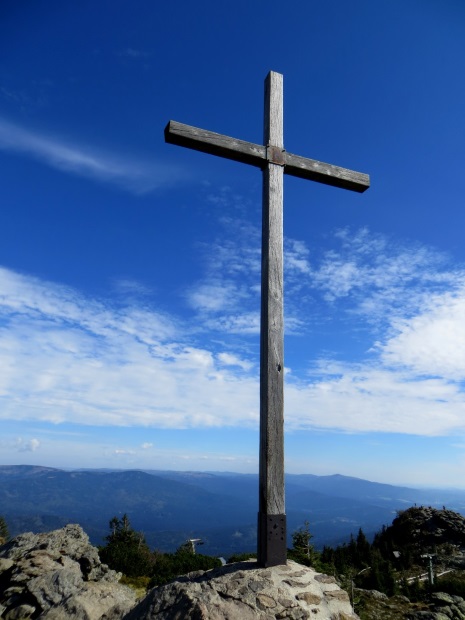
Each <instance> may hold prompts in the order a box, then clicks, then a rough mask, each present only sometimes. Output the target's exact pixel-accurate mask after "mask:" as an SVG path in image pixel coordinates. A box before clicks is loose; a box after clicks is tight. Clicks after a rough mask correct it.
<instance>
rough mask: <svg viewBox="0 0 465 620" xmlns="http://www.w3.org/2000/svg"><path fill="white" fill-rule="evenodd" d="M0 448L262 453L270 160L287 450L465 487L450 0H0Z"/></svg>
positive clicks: (11, 456) (463, 56)
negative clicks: (213, 135)
mask: <svg viewBox="0 0 465 620" xmlns="http://www.w3.org/2000/svg"><path fill="white" fill-rule="evenodd" d="M0 59H1V60H0V176H1V188H2V189H1V226H0V329H1V334H0V368H1V373H0V420H1V429H2V430H1V435H0V462H1V463H2V464H19V463H34V464H40V465H50V466H57V467H118V468H153V469H181V470H187V469H194V470H229V471H238V472H256V471H257V470H258V397H259V383H258V375H259V366H258V364H259V301H260V300H259V282H260V211H261V174H260V171H259V170H258V169H255V168H251V167H249V166H246V165H243V164H239V163H236V162H231V161H227V160H222V159H220V158H215V157H212V156H210V155H205V154H202V153H197V152H194V151H189V150H188V149H183V148H180V147H177V146H172V145H167V144H165V143H164V139H163V129H164V127H165V125H166V123H167V122H168V120H170V119H173V120H177V121H180V122H183V123H187V124H190V125H194V126H197V127H203V128H205V129H209V130H211V131H216V132H219V133H223V134H227V135H231V136H234V137H237V138H240V139H243V140H247V141H251V142H258V143H261V141H262V123H263V119H262V116H263V81H264V79H265V76H266V74H267V73H268V71H269V70H274V71H277V72H280V73H282V74H283V75H284V144H285V147H286V149H287V150H289V151H291V152H292V153H296V154H299V155H303V156H306V157H310V158H313V159H318V160H320V161H324V162H328V163H332V164H335V165H339V166H343V167H347V168H351V169H353V170H357V171H360V172H366V173H368V174H370V176H371V182H372V186H371V188H370V189H369V190H368V191H367V192H366V193H364V194H361V195H360V194H356V193H352V192H348V191H344V190H340V189H336V188H332V187H327V186H321V185H319V184H317V183H312V182H309V181H304V180H301V179H295V178H291V177H285V199H284V200H285V204H284V229H285V316H286V337H285V368H286V387H285V419H286V467H287V470H288V471H289V472H293V473H314V474H333V473H341V474H346V475H353V476H359V477H363V478H368V479H371V480H376V481H381V482H391V483H404V484H412V485H413V484H415V485H434V486H456V487H465V481H464V477H463V471H464V465H465V388H464V379H465V245H464V234H465V233H464V223H465V213H464V196H465V175H464V172H463V170H464V161H465V114H464V110H465V83H464V80H463V79H462V76H463V75H464V72H465V66H464V65H465V5H464V4H463V2H462V1H461V0H456V1H454V0H444V1H443V2H438V1H432V0H389V2H388V1H382V0H380V1H379V2H372V1H371V0H352V1H351V2H347V0H328V1H327V2H324V3H321V2H314V1H313V0H300V1H298V0H289V2H288V3H287V4H286V5H285V6H284V5H283V3H281V2H275V1H274V0H268V1H266V2H265V1H264V0H254V1H253V2H251V1H250V0H235V1H234V2H230V1H229V0H224V1H223V2H217V1H216V2H213V1H210V0H205V1H202V2H199V3H192V2H190V1H186V0H180V1H176V0H173V2H172V3H155V2H150V1H149V0H131V2H129V1H127V0H112V1H111V2H110V1H108V0H100V1H99V2H94V1H92V2H91V1H90V0H82V1H81V2H80V3H79V5H76V3H74V2H71V1H68V0H48V1H47V2H34V1H32V0H3V2H2V3H1V6H0Z"/></svg>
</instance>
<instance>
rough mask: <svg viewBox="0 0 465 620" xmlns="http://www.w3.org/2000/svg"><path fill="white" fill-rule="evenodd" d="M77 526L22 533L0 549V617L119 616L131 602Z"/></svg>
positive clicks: (82, 619)
mask: <svg viewBox="0 0 465 620" xmlns="http://www.w3.org/2000/svg"><path fill="white" fill-rule="evenodd" d="M120 577H121V575H119V574H118V573H116V572H115V571H113V570H110V569H109V568H108V566H106V565H105V564H102V563H101V562H100V559H99V556H98V552H97V549H96V548H95V547H93V546H92V545H91V544H90V543H89V538H88V536H87V534H85V533H84V531H83V530H82V528H81V527H80V526H79V525H67V526H66V527H64V528H62V529H60V530H55V531H54V532H48V533H46V534H32V533H27V534H22V535H20V536H17V537H16V538H14V539H13V540H11V541H10V542H8V543H7V544H5V545H3V546H2V547H0V618H4V619H5V620H19V619H22V620H25V619H27V618H38V617H39V618H47V620H61V619H62V618H63V619H64V618H75V619H76V620H99V619H100V618H102V617H103V616H106V617H107V618H108V619H112V620H113V619H116V618H121V617H122V616H123V615H124V614H125V613H126V612H127V611H128V610H129V609H130V608H131V607H133V606H134V605H135V603H136V596H135V594H134V592H133V591H132V590H131V589H130V588H128V587H126V586H123V585H120V584H119V583H118V581H119V579H120Z"/></svg>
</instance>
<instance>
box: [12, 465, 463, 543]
mask: <svg viewBox="0 0 465 620" xmlns="http://www.w3.org/2000/svg"><path fill="white" fill-rule="evenodd" d="M257 502H258V477H257V475H254V474H235V473H231V472H228V473H221V472H175V471H158V470H145V471H141V470H117V471H115V470H90V469H80V470H72V471H67V470H62V469H57V468H51V467H41V466H32V465H17V466H0V514H1V515H3V516H4V517H5V519H6V520H7V523H8V526H9V529H10V532H11V533H12V534H13V535H16V534H18V533H21V532H24V531H26V530H32V531H37V532H38V531H49V530H51V529H54V528H56V527H62V526H63V525H65V524H67V523H79V524H80V525H81V526H82V527H83V528H84V529H85V531H86V532H88V534H89V536H90V538H91V540H92V542H93V543H94V544H101V543H102V541H103V538H104V537H105V536H106V535H107V534H108V523H109V520H110V519H111V518H112V517H113V516H122V514H124V513H127V514H128V515H129V517H130V520H131V523H132V525H133V527H134V528H135V529H136V530H140V531H143V532H144V534H145V536H146V538H147V541H148V543H149V545H150V546H151V547H154V548H158V549H161V550H165V551H169V550H174V549H176V548H177V547H178V546H179V545H180V544H182V543H183V542H184V541H185V540H186V539H187V538H202V539H203V540H204V541H205V546H204V547H203V552H205V553H207V554H211V555H228V554H231V553H236V552H243V551H251V550H254V549H255V546H256V519H257ZM415 503H417V504H428V505H431V506H441V507H442V506H443V505H445V504H446V505H447V506H448V508H451V509H453V510H456V511H457V512H462V513H465V491H456V492H454V491H449V490H447V491H446V490H444V491H438V490H418V489H411V488H407V487H397V486H393V485H387V484H379V483H376V482H370V481H367V480H362V479H359V478H351V477H347V476H342V475H334V476H315V475H312V474H301V475H294V474H288V475H287V476H286V513H287V521H288V534H289V536H290V535H291V534H292V532H293V531H295V530H296V529H297V528H299V527H301V526H302V525H303V524H304V522H305V521H309V522H310V529H311V532H312V534H313V535H314V543H315V545H316V546H317V547H322V546H323V544H331V545H333V544H337V543H339V542H343V541H345V540H347V539H348V538H349V536H350V534H351V533H354V534H356V533H357V531H358V529H359V528H360V527H362V528H363V530H364V531H365V532H366V533H367V535H370V533H374V532H375V531H377V530H378V529H379V528H380V527H381V526H382V525H384V524H389V523H391V522H392V520H393V518H394V516H395V514H396V511H397V510H399V509H405V508H407V507H408V506H413V505H414V504H415Z"/></svg>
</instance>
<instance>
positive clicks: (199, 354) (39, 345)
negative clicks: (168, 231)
mask: <svg viewBox="0 0 465 620" xmlns="http://www.w3.org/2000/svg"><path fill="white" fill-rule="evenodd" d="M340 239H342V246H343V247H342V249H341V248H339V249H337V250H336V249H333V250H332V251H331V252H326V253H324V254H323V255H322V256H321V257H320V259H319V260H316V259H315V258H313V259H312V258H311V257H310V256H309V255H308V253H307V252H306V249H305V246H304V245H303V244H300V245H299V243H293V244H291V249H292V251H294V252H295V253H296V255H297V256H298V257H303V260H304V261H305V262H304V263H302V264H300V263H297V265H294V266H295V267H296V269H298V272H299V274H300V276H301V278H300V279H301V282H300V287H301V288H300V289H299V290H298V291H297V289H292V287H290V288H291V291H290V293H288V295H289V296H290V300H289V301H288V302H287V303H288V304H294V307H295V316H294V317H293V316H291V317H290V318H289V319H288V321H287V323H286V325H287V326H289V325H290V326H291V327H292V326H293V328H294V332H297V333H298V332H299V331H301V332H303V331H304V328H306V329H308V323H309V321H308V320H307V323H305V312H306V311H307V309H308V305H306V304H309V303H313V308H312V315H311V316H312V320H313V321H318V320H326V321H328V322H329V323H330V322H331V320H332V316H336V315H337V316H342V317H344V316H347V313H350V316H351V321H352V322H351V323H350V324H349V323H347V328H346V331H349V328H350V329H355V330H357V329H360V325H363V326H364V329H365V332H364V336H365V339H366V341H367V344H368V346H367V347H366V349H365V351H367V350H368V349H370V351H368V352H366V353H362V354H358V358H354V359H353V361H352V362H350V363H349V362H345V363H336V362H335V361H334V359H331V357H330V356H329V355H328V354H326V355H323V354H321V349H319V350H316V349H312V350H311V351H310V353H309V354H308V356H307V357H308V360H309V362H308V363H309V364H313V366H312V367H310V368H308V369H307V371H308V372H307V374H306V375H305V374H304V370H305V369H303V368H302V367H294V366H293V364H289V365H292V366H293V367H292V371H291V369H287V370H288V372H287V373H286V395H285V402H286V413H285V418H286V425H287V428H288V429H289V430H292V429H299V428H329V429H339V430H343V431H346V432H363V431H380V432H383V431H384V432H399V433H413V434H424V435H437V434H447V433H449V432H454V431H456V430H457V429H460V430H464V429H465V416H464V413H465V394H464V392H463V389H462V384H463V381H464V380H465V357H464V353H463V351H464V350H465V346H464V345H465V336H463V325H464V319H465V287H464V285H463V282H464V281H465V276H464V272H463V271H461V270H460V269H459V268H453V269H452V268H449V269H448V268H447V263H446V262H445V260H444V258H443V257H441V256H439V255H438V254H435V253H434V252H431V251H429V250H428V251H427V250H424V249H422V248H419V247H417V248H414V249H412V248H408V247H400V246H399V245H396V246H394V247H392V246H390V245H389V244H388V242H387V241H386V240H384V239H382V238H380V237H376V236H375V237H374V239H372V238H370V236H369V235H368V233H367V232H366V231H365V232H363V231H362V233H357V234H355V235H353V237H350V238H349V235H348V234H347V233H344V232H343V233H340ZM353 239H354V240H355V241H354V247H351V245H350V243H351V240H353ZM228 252H229V253H231V252H232V246H229V247H228V248H227V249H226V252H225V255H224V256H226V254H227V253H228ZM380 257H382V259H381V258H380ZM299 260H300V259H299ZM224 261H225V263H226V262H227V259H226V258H224ZM435 261H436V262H435ZM236 262H238V260H236V259H233V260H232V262H231V265H232V266H234V265H235V263H236ZM219 264H220V265H223V258H222V259H221V260H220V261H219ZM307 265H311V268H310V272H308V269H307ZM336 265H353V269H351V268H348V269H346V270H343V275H342V276H340V282H341V284H340V286H341V288H340V289H338V288H337V287H335V285H334V282H331V281H330V279H331V278H332V277H333V276H332V274H334V273H335V266H336ZM323 267H324V268H323ZM234 268H235V267H234ZM225 270H227V268H225ZM207 271H208V274H209V275H208V278H206V280H205V282H204V283H203V284H202V286H203V288H202V286H199V287H198V290H200V291H202V290H203V292H204V298H203V299H202V303H200V302H199V303H198V306H197V308H196V310H197V314H195V315H194V316H193V317H192V318H191V319H190V320H188V321H187V320H184V321H183V322H181V321H180V320H179V319H178V318H176V317H170V316H167V315H165V314H161V313H158V312H157V311H156V310H155V309H154V308H152V307H150V306H148V305H145V302H144V303H140V302H139V304H137V303H136V302H135V301H134V303H133V304H132V305H131V306H129V307H121V306H115V305H114V302H112V303H110V302H108V301H105V300H96V299H90V298H87V297H85V296H83V295H81V294H79V293H77V292H76V291H74V290H73V289H71V288H69V287H64V286H59V285H56V284H53V283H48V282H43V281H41V280H38V279H36V278H30V277H27V276H24V275H20V274H17V273H14V272H12V271H10V270H7V269H0V291H1V294H0V365H1V368H2V373H1V374H0V399H1V401H2V406H1V407H0V418H2V419H11V420H20V421H21V420H23V421H32V420H37V421H49V422H55V423H59V422H74V423H76V422H77V423H81V424H88V425H100V426H109V425H115V426H147V427H149V426H151V427H159V428H191V427H208V426H210V427H220V426H243V427H244V426H245V427H251V428H256V427H257V423H258V407H259V403H258V400H259V382H258V373H257V368H258V359H257V351H258V340H257V335H258V333H259V326H260V318H259V310H258V303H257V301H258V299H257V296H256V293H255V292H254V293H253V294H252V293H250V295H248V294H247V291H248V290H249V288H248V285H249V282H247V280H245V281H244V280H243V279H242V278H241V279H240V282H239V283H238V284H237V283H236V281H235V280H234V279H233V278H229V276H228V278H229V279H226V278H225V279H224V280H221V279H219V280H218V281H217V284H218V288H216V289H215V288H214V287H213V288H210V289H209V288H208V286H207V283H208V282H210V284H212V283H214V282H215V280H214V277H216V276H217V274H215V272H214V270H213V268H212V266H211V264H210V263H207ZM364 275H366V276H367V277H366V278H365V279H363V277H362V276H364ZM210 276H211V277H210ZM328 278H329V280H328ZM251 280H253V276H251ZM228 282H230V283H231V288H230V289H227V288H226V291H227V293H225V289H224V288H222V286H223V285H224V284H226V285H227V283H228ZM235 287H236V288H235ZM331 287H332V288H331ZM237 290H239V291H245V292H243V296H242V297H241V296H240V295H239V296H238V297H234V296H233V293H234V292H235V291H237ZM328 291H333V294H332V296H331V302H330V303H329V305H328V303H324V302H323V301H322V298H323V296H324V295H326V293H327V292H328ZM341 291H342V292H343V293H344V294H342V292H341ZM318 295H319V296H320V297H319V298H318ZM253 296H255V299H254V301H253V302H252V297H253ZM312 296H313V297H312ZM216 297H217V298H218V299H216V300H215V298H216ZM197 299H200V297H197ZM308 300H310V301H308ZM215 303H217V304H218V305H217V306H215ZM254 305H255V308H254V309H252V308H253V306H254ZM328 307H334V310H332V312H333V315H331V313H328V310H327V309H328ZM372 312H374V313H375V316H374V317H373V316H368V315H367V313H372ZM327 315H328V316H327ZM319 317H320V319H319ZM367 318H371V319H372V320H374V321H376V326H375V327H376V331H375V332H374V334H376V338H375V337H374V335H373V334H370V332H368V331H367V330H366V323H367ZM341 320H342V319H341ZM181 325H182V327H181ZM353 326H355V327H353ZM208 331H210V334H209V339H208V340H205V334H206V333H207V332H208ZM288 333H289V329H288ZM355 333H356V334H357V333H358V332H357V331H355ZM231 334H241V338H240V346H234V341H233V339H232V338H229V340H228V337H229V336H230V335H231ZM247 334H251V335H253V336H254V340H253V342H254V344H253V345H252V344H251V342H252V341H250V342H249V341H248V340H247V338H246V336H247ZM213 335H214V337H213ZM226 342H229V345H228V344H226ZM302 342H305V341H302ZM302 342H301V345H300V346H303V345H302ZM231 343H233V344H231ZM344 344H347V341H344ZM341 346H343V345H341ZM238 351H240V353H238ZM251 351H252V353H251ZM318 356H319V357H320V361H319V363H318V364H315V359H316V358H318ZM288 363H289V362H288ZM31 445H32V444H31ZM121 449H123V448H121ZM142 449H144V448H142Z"/></svg>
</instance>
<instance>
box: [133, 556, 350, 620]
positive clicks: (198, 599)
mask: <svg viewBox="0 0 465 620" xmlns="http://www.w3.org/2000/svg"><path fill="white" fill-rule="evenodd" d="M272 618H282V619H284V618H289V619H294V620H300V619H302V620H304V619H307V618H318V620H355V619H357V618H358V616H357V615H356V614H355V613H354V611H353V610H352V607H351V605H350V601H349V596H348V594H347V592H344V591H343V590H341V589H340V588H339V586H338V585H337V584H336V582H335V580H334V578H333V577H328V576H327V575H322V574H320V573H317V572H315V571H314V570H313V569H312V568H307V567H305V566H302V565H300V564H297V563H296V562H293V561H289V562H288V564H287V566H275V567H273V568H267V569H264V568H258V567H257V563H256V562H255V561H254V560H250V561H248V562H240V563H237V564H229V565H226V566H223V567H222V568H216V569H213V570H210V571H206V572H204V571H197V572H195V573H190V574H188V575H185V576H184V577H179V578H178V579H177V580H176V581H174V582H172V583H169V584H167V585H165V586H160V587H158V588H155V589H154V590H152V591H151V592H149V594H148V595H147V596H146V598H145V599H143V600H142V601H141V602H140V603H139V604H138V605H137V606H136V607H134V608H133V609H132V610H131V611H130V612H129V613H127V614H126V615H125V616H124V620H152V619H153V620H155V619H156V620H269V619H272Z"/></svg>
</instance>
